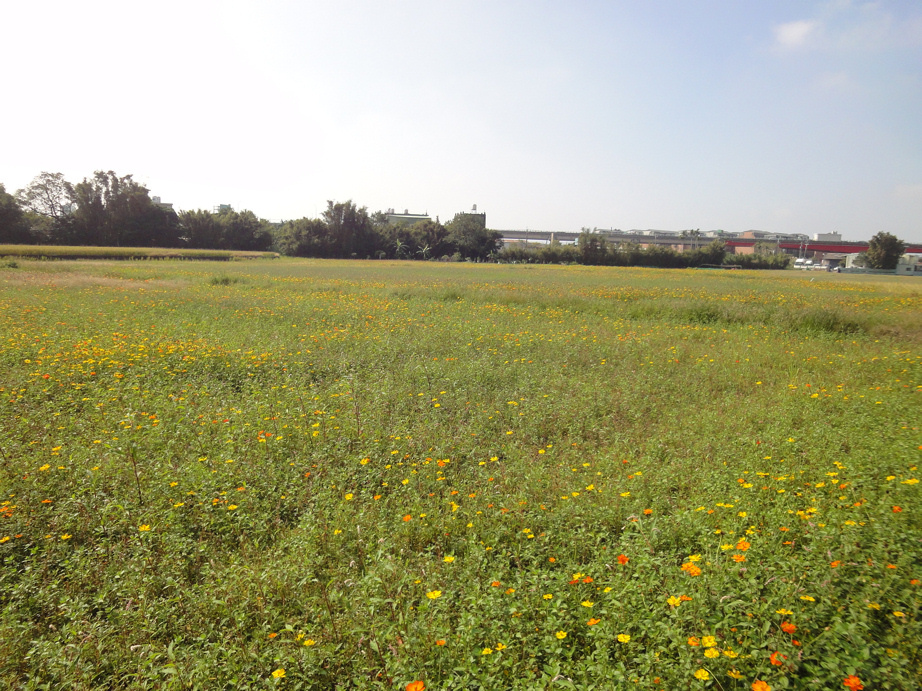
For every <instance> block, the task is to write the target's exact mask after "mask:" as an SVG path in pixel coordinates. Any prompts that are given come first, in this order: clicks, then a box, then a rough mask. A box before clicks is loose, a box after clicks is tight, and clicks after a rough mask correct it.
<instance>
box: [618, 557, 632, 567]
mask: <svg viewBox="0 0 922 691" xmlns="http://www.w3.org/2000/svg"><path fill="white" fill-rule="evenodd" d="M629 561H630V559H628V558H627V557H626V556H624V555H623V554H619V555H618V563H619V564H621V566H624V565H625V564H627V563H628V562H629Z"/></svg>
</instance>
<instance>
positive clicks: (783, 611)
mask: <svg viewBox="0 0 922 691" xmlns="http://www.w3.org/2000/svg"><path fill="white" fill-rule="evenodd" d="M775 614H794V613H793V612H792V611H791V610H789V609H784V608H783V607H782V608H781V609H776V610H775Z"/></svg>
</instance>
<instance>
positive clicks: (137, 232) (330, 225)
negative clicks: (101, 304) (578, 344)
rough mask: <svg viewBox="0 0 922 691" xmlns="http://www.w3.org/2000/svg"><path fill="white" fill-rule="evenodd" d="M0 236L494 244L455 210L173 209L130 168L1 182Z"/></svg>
mask: <svg viewBox="0 0 922 691" xmlns="http://www.w3.org/2000/svg"><path fill="white" fill-rule="evenodd" d="M0 243H3V244H39V245H42V244H44V245H95V246H108V247H164V248H174V247H188V248H194V249H224V250H247V251H266V250H272V249H275V250H276V251H278V252H281V253H282V254H286V255H290V256H297V257H331V258H361V259H371V258H387V259H432V258H453V259H474V260H484V259H487V258H489V257H491V256H494V255H495V254H496V253H497V252H498V251H499V250H500V249H501V248H502V236H501V235H500V233H499V232H498V231H495V230H490V229H488V228H486V227H485V226H484V224H483V222H482V217H478V216H476V215H473V214H464V213H460V214H456V215H455V217H454V218H453V219H452V220H451V221H449V222H448V223H445V224H442V223H440V222H439V220H438V218H436V220H435V221H432V220H426V221H421V222H419V223H416V224H413V225H407V224H394V223H389V222H388V217H387V214H386V213H383V212H380V211H378V212H374V213H369V211H368V209H367V208H366V207H363V206H362V207H360V206H358V205H356V204H355V203H353V202H352V201H351V200H350V201H346V202H333V201H330V202H328V203H327V208H326V210H325V211H324V212H323V213H322V214H321V216H320V217H319V218H300V219H296V220H291V221H286V222H284V223H271V222H269V221H267V220H266V219H263V218H259V217H257V216H256V214H254V213H253V212H252V211H246V210H245V211H239V212H238V211H234V210H233V209H231V208H224V207H220V209H219V210H217V211H208V210H204V209H196V210H192V211H180V212H179V213H177V212H175V211H174V210H173V209H172V208H170V207H169V206H168V205H162V204H158V203H155V201H154V200H152V199H151V197H150V194H149V190H148V189H147V188H146V187H144V186H143V185H141V184H140V183H138V182H137V181H136V180H134V179H133V177H132V176H131V175H124V176H119V175H116V173H114V172H113V171H96V172H95V173H94V174H93V176H92V177H90V178H84V179H83V180H82V181H81V182H78V183H75V184H74V183H71V182H69V181H67V180H66V179H65V178H64V176H63V175H62V174H61V173H48V172H43V173H42V174H41V175H39V176H37V177H36V178H34V179H33V180H32V182H31V183H30V184H29V185H28V186H27V187H25V188H24V189H21V190H17V191H16V192H15V193H13V194H11V193H9V192H7V190H6V188H5V187H4V186H3V184H2V183H0Z"/></svg>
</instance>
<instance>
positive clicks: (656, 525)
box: [0, 259, 922, 691]
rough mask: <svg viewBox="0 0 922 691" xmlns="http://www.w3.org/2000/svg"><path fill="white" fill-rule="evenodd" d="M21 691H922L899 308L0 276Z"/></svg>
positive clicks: (645, 286) (0, 662)
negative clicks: (541, 690)
mask: <svg viewBox="0 0 922 691" xmlns="http://www.w3.org/2000/svg"><path fill="white" fill-rule="evenodd" d="M0 306H2V309H0V319H2V320H3V322H2V333H3V334H4V336H3V338H2V340H0V365H2V366H0V429H2V430H3V435H2V438H0V486H2V490H3V494H4V496H3V498H2V503H0V559H2V563H3V569H2V570H0V640H3V645H2V646H0V683H2V684H3V685H4V686H6V687H8V688H19V687H23V688H34V689H38V688H49V689H68V690H70V689H129V688H130V689H145V688H146V689H186V688H190V689H191V688H209V689H242V688H271V687H276V688H291V689H330V688H381V689H394V688H401V689H403V688H404V687H406V686H407V685H408V684H411V686H410V688H412V689H419V688H422V687H423V686H425V688H427V689H439V688H444V689H449V688H451V689H461V688H464V689H481V688H483V689H500V688H521V689H536V688H546V689H553V688H579V689H590V688H597V689H610V688H638V689H685V688H693V689H699V688H700V689H705V688H714V689H745V690H747V691H748V690H749V689H762V690H763V691H764V690H765V689H779V688H796V689H833V688H844V687H843V684H844V683H846V682H847V684H846V686H847V687H848V688H853V689H854V688H862V687H863V688H867V689H917V688H919V686H920V685H922V672H920V670H922V657H920V655H922V653H920V647H919V645H918V641H919V640H920V637H922V623H920V621H922V620H920V615H922V608H920V592H922V591H920V579H922V570H920V564H922V513H920V502H919V499H920V496H919V484H918V478H919V469H918V464H919V461H920V460H922V431H920V420H922V415H920V412H922V297H920V294H919V291H918V288H917V287H916V286H915V284H914V283H912V282H911V281H905V280H899V279H897V278H894V277H879V276H874V277H872V276H860V277H853V276H845V275H835V274H819V275H812V276H810V277H809V278H805V277H804V276H803V275H801V274H794V273H793V272H762V273H760V274H757V273H755V272H747V271H734V272H706V271H682V270H673V271H660V270H654V269H624V268H619V269H613V268H605V267H595V268H593V267H579V266H571V267H561V266H534V265H495V264H470V263H460V264H438V263H424V262H418V263H409V262H384V261H375V262H365V261H350V262H338V261H306V260H291V259H282V260H279V261H274V262H247V263H231V264H222V265H215V264H214V263H205V262H201V263H199V262H189V261H185V262H172V261H163V262H157V263H152V262H130V261H126V262H118V263H111V264H107V263H104V262H98V261H94V262H81V261H74V262H67V263H63V262H55V263H51V262H33V261H29V260H19V261H18V262H17V266H15V267H11V266H8V265H7V266H6V267H5V268H4V267H2V266H0Z"/></svg>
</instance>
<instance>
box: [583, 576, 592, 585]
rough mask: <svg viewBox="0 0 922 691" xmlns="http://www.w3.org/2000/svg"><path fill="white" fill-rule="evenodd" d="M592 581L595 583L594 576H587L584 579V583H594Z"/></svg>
mask: <svg viewBox="0 0 922 691" xmlns="http://www.w3.org/2000/svg"><path fill="white" fill-rule="evenodd" d="M592 581H593V578H592V576H586V577H585V578H584V579H583V583H592Z"/></svg>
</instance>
